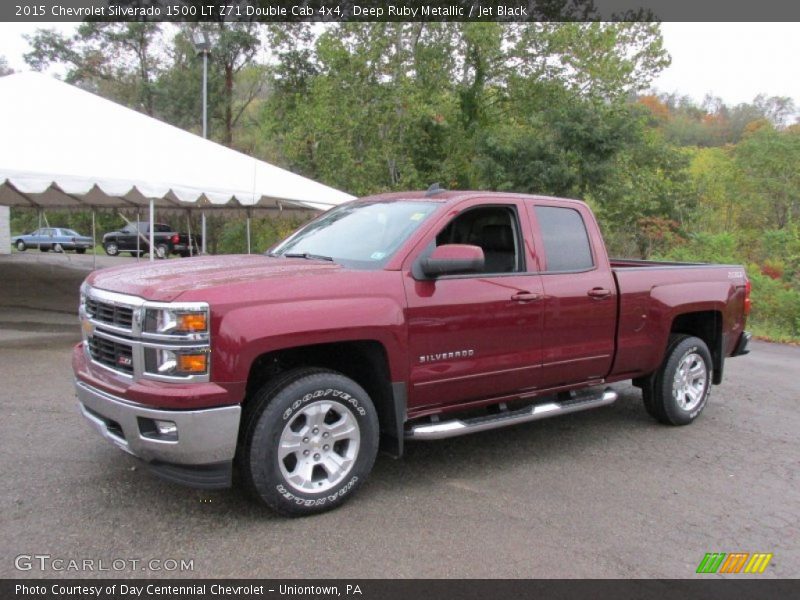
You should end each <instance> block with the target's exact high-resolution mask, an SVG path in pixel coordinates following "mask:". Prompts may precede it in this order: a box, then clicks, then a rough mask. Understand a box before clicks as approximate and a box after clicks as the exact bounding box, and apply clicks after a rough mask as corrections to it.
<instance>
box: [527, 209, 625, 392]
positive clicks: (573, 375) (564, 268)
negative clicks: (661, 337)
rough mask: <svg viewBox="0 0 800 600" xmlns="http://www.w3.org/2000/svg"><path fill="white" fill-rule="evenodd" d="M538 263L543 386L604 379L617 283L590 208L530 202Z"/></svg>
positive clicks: (611, 340)
mask: <svg viewBox="0 0 800 600" xmlns="http://www.w3.org/2000/svg"><path fill="white" fill-rule="evenodd" d="M527 207H528V212H529V215H530V218H531V226H532V232H533V238H534V244H535V247H536V252H537V254H538V255H539V257H540V263H541V265H542V285H543V288H544V294H545V297H544V303H543V304H544V306H543V311H544V326H543V337H542V339H543V342H542V373H541V385H542V387H548V388H549V387H558V386H561V385H567V384H574V383H580V382H584V381H595V380H600V379H603V378H604V377H605V376H606V375H607V374H608V372H609V371H610V369H611V363H612V360H613V356H614V336H615V328H616V319H617V314H616V307H617V298H616V286H615V285H614V279H613V274H612V273H611V268H610V266H609V264H608V257H607V255H606V252H605V247H604V245H603V242H602V238H601V237H600V233H599V231H598V229H597V225H596V222H595V221H594V218H593V217H592V215H591V213H590V212H589V210H588V208H587V207H586V206H585V205H583V204H579V203H577V202H576V203H575V204H574V206H573V205H566V206H565V205H564V204H563V203H561V204H555V203H548V202H547V201H544V200H541V201H540V200H537V201H532V202H529V203H528V205H527Z"/></svg>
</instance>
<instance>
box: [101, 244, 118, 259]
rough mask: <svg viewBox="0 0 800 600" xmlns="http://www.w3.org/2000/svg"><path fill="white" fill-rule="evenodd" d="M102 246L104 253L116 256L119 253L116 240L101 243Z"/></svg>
mask: <svg viewBox="0 0 800 600" xmlns="http://www.w3.org/2000/svg"><path fill="white" fill-rule="evenodd" d="M103 248H104V249H105V251H106V254H108V255H109V256H117V255H118V254H119V246H118V245H117V242H106V243H105V244H103Z"/></svg>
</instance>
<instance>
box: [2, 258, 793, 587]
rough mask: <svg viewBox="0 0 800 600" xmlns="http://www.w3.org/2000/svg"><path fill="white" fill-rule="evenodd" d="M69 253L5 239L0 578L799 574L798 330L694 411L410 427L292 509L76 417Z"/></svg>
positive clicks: (729, 377) (730, 370)
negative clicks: (368, 465) (454, 431)
mask: <svg viewBox="0 0 800 600" xmlns="http://www.w3.org/2000/svg"><path fill="white" fill-rule="evenodd" d="M70 258H71V259H73V260H71V261H65V260H63V259H64V257H63V256H58V255H49V256H45V255H42V256H39V254H38V253H37V254H36V255H33V254H32V253H27V255H22V254H15V255H12V256H10V257H0V455H1V456H2V457H3V458H2V462H1V463H0V464H1V465H2V467H1V468H2V471H1V472H0V475H2V481H3V485H2V487H0V504H1V505H2V512H0V577H63V576H69V577H94V576H97V577H108V576H120V577H154V576H174V577H265V578H296V577H336V578H384V577H387V578H417V577H424V578H472V577H475V578H484V577H486V578H495V577H504V578H534V577H544V578H561V577H601V578H602V577H614V578H617V577H619V578H633V577H637V578H638V577H645V578H649V577H662V578H693V577H697V575H696V574H695V570H696V568H697V566H698V564H699V563H700V561H701V559H702V558H703V556H704V555H705V553H707V552H750V553H753V552H767V553H772V554H773V558H772V560H771V562H770V563H769V566H768V568H767V570H766V572H765V573H764V574H763V575H760V576H758V577H784V578H785V577H798V575H800V545H799V544H798V540H800V485H798V474H800V445H798V433H797V432H798V431H800V411H798V404H799V403H800V384H799V383H798V380H797V369H798V365H800V348H796V347H791V346H784V345H778V344H770V343H765V342H755V343H754V344H753V351H752V353H751V354H750V355H748V356H745V357H741V358H737V359H735V360H730V361H729V362H728V363H727V365H726V367H727V368H726V373H725V382H724V383H723V384H722V385H721V386H716V387H715V388H714V390H713V392H712V396H711V400H710V402H709V405H708V407H707V408H706V410H705V412H704V414H703V415H702V416H701V417H700V418H699V419H698V420H697V421H696V422H695V423H694V424H692V425H691V426H688V427H680V428H674V427H666V426H663V425H659V424H657V423H656V422H655V421H653V420H652V419H651V418H650V417H648V415H647V414H646V413H645V410H644V408H643V406H642V402H641V395H640V393H639V391H638V390H637V389H635V388H633V387H630V386H628V385H617V386H615V389H617V390H618V391H619V392H620V393H621V397H620V399H619V400H618V401H617V402H616V403H615V404H613V405H611V406H610V407H606V408H602V409H598V410H594V411H588V412H584V413H578V414H574V415H569V416H565V417H560V418H555V419H550V420H545V421H539V422H535V423H530V424H525V425H519V426H516V427H513V428H507V429H501V430H497V431H493V432H486V433H480V434H474V435H471V436H466V437H461V438H454V439H451V440H444V441H438V442H416V443H410V444H408V454H407V456H406V457H405V458H404V459H402V460H394V459H392V458H389V457H387V456H380V457H379V458H378V461H377V463H376V465H375V469H374V471H373V474H372V476H371V477H370V479H369V480H368V482H367V483H366V484H365V486H364V487H363V488H362V489H361V490H360V492H359V493H358V494H357V495H356V496H354V497H353V498H352V500H351V501H350V502H349V503H347V504H346V505H345V506H343V507H342V508H341V509H339V510H336V511H333V512H330V513H326V514H323V515H319V516H314V517H308V518H303V519H286V518H283V517H280V516H278V515H276V514H274V513H272V512H271V511H270V510H269V509H267V508H266V507H263V506H261V505H259V504H257V503H256V502H255V501H253V500H251V499H250V498H249V497H247V496H246V495H245V494H244V493H243V492H242V491H240V490H238V489H233V490H227V491H215V492H203V491H197V490H192V489H188V488H183V487H180V486H176V485H173V484H169V483H166V482H163V481H161V480H159V479H157V478H156V477H154V476H153V475H151V474H150V473H148V471H147V469H146V468H143V467H142V465H141V464H140V463H139V462H137V461H136V460H135V459H133V458H132V457H129V456H127V455H125V454H124V453H122V452H121V451H119V450H118V449H116V448H115V447H112V446H111V445H110V444H109V443H108V442H106V441H105V440H103V439H101V438H100V437H99V436H97V435H96V434H95V433H94V432H93V431H91V430H90V428H89V426H88V425H87V424H86V423H84V422H83V418H82V417H81V416H80V415H79V413H78V409H77V403H76V400H75V397H74V392H73V387H72V373H71V368H70V348H71V346H72V345H73V344H74V343H76V342H77V341H78V340H79V327H78V323H77V318H76V316H75V313H76V307H77V294H78V291H77V289H78V285H79V283H80V281H81V280H82V278H83V277H84V276H85V275H86V273H87V272H88V270H87V268H88V267H89V266H90V265H86V264H83V263H78V262H77V259H78V258H81V259H86V258H88V259H89V261H91V257H75V256H71V257H70ZM59 259H61V262H59ZM124 260H130V259H109V258H105V257H104V260H103V263H102V264H103V265H105V264H120V263H119V261H124ZM34 555H39V556H41V555H47V556H49V557H50V558H48V559H33V558H30V559H27V558H25V557H32V556H34ZM20 556H22V557H23V558H22V559H20V558H18V557H20ZM57 559H60V560H62V561H64V562H61V563H53V561H54V560H57ZM70 560H74V561H81V563H82V561H86V560H89V561H93V562H92V563H91V565H92V568H93V569H94V570H80V571H72V570H66V569H67V568H68V567H69V566H70V564H71V563H69V562H68V561H70ZM152 560H155V561H158V562H154V563H151V562H150V561H152ZM181 560H183V561H184V563H187V562H188V561H191V569H189V568H188V564H187V565H186V569H185V570H181V569H180V567H177V566H176V565H179V564H180V561H181ZM114 561H117V562H114ZM170 561H175V563H173V562H170ZM42 563H45V564H47V565H48V566H49V568H48V569H47V570H45V571H42V570H41V569H40V568H39V567H40V565H41V564H42ZM54 564H58V565H59V566H61V567H62V569H63V570H55V569H54V568H53V565H54ZM27 565H30V566H31V569H30V570H19V569H18V567H22V568H25V567H26V566H27ZM101 565H104V566H105V568H106V569H108V570H106V571H100V570H98V567H100V566H101ZM117 567H121V568H119V569H117ZM173 567H175V568H173ZM704 577H716V576H714V575H704Z"/></svg>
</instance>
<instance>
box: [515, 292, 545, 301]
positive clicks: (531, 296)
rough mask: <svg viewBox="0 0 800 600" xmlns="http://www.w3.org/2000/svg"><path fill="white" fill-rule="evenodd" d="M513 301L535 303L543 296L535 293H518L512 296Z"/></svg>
mask: <svg viewBox="0 0 800 600" xmlns="http://www.w3.org/2000/svg"><path fill="white" fill-rule="evenodd" d="M511 299H512V300H514V301H515V302H534V301H536V300H541V299H542V295H541V294H535V293H533V292H517V293H516V294H514V295H513V296H511Z"/></svg>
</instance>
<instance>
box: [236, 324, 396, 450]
mask: <svg viewBox="0 0 800 600" xmlns="http://www.w3.org/2000/svg"><path fill="white" fill-rule="evenodd" d="M301 367H317V368H324V369H330V370H332V371H336V372H339V373H341V374H342V375H344V376H346V377H349V378H350V379H352V380H353V381H355V382H356V383H358V384H359V385H360V386H361V387H363V388H364V390H365V391H366V392H367V394H368V395H369V396H370V398H371V400H372V403H373V404H374V406H375V410H376V411H377V413H378V422H379V424H380V432H381V447H382V449H383V450H385V451H387V452H388V453H390V454H392V455H394V456H398V457H399V456H401V455H402V453H403V426H404V423H405V417H406V389H405V384H404V383H393V382H392V380H391V374H390V368H389V357H388V353H387V350H386V348H385V346H384V345H383V344H382V343H381V342H380V341H378V340H371V339H364V340H348V341H341V342H328V343H319V344H311V345H304V346H294V347H288V348H281V349H278V350H271V351H269V352H265V353H263V354H261V355H259V356H257V357H256V359H255V360H254V361H253V362H252V364H251V365H250V370H249V373H248V377H247V386H246V394H245V400H244V402H243V404H242V408H243V409H246V407H247V405H248V402H249V401H250V400H251V399H252V398H253V397H254V395H255V394H256V392H257V391H258V390H259V389H260V388H261V387H262V386H264V385H265V384H267V383H268V382H269V381H271V380H273V379H274V378H275V377H278V376H280V375H281V374H282V373H285V372H287V371H290V370H292V369H297V368H301Z"/></svg>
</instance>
